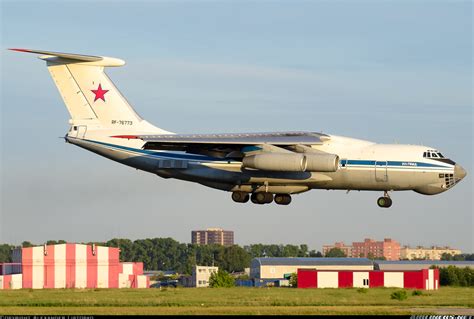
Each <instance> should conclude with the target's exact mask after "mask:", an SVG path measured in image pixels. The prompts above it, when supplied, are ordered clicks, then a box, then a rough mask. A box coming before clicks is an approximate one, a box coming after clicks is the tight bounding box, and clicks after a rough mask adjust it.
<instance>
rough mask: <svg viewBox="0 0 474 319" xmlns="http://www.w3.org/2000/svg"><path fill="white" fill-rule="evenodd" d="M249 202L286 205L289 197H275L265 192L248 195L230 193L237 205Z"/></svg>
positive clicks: (277, 195)
mask: <svg viewBox="0 0 474 319" xmlns="http://www.w3.org/2000/svg"><path fill="white" fill-rule="evenodd" d="M249 199H250V201H251V202H252V203H254V204H259V205H262V204H270V203H271V202H273V201H275V203H276V204H278V205H288V204H289V203H291V196H290V195H289V194H276V195H275V197H274V196H273V194H272V193H265V192H258V193H252V195H249V193H245V192H233V193H232V200H233V201H234V202H237V203H246V202H248V201H249Z"/></svg>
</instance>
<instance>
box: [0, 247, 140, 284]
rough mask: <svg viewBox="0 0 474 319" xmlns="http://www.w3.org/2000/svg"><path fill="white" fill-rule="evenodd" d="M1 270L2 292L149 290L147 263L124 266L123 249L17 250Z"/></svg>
mask: <svg viewBox="0 0 474 319" xmlns="http://www.w3.org/2000/svg"><path fill="white" fill-rule="evenodd" d="M13 261H14V263H12V264H4V265H2V267H0V269H1V270H2V272H1V273H0V289H19V288H33V289H43V288H147V287H148V286H149V278H148V277H147V276H144V275H143V263H141V262H133V263H132V262H131V263H128V262H120V261H119V248H114V247H102V246H96V245H82V244H59V245H44V246H38V247H28V248H21V249H17V250H15V251H14V252H13Z"/></svg>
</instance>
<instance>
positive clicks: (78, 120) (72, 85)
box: [10, 49, 170, 134]
mask: <svg viewBox="0 0 474 319" xmlns="http://www.w3.org/2000/svg"><path fill="white" fill-rule="evenodd" d="M10 50H13V51H19V52H28V53H38V54H42V56H40V57H39V58H40V59H42V60H45V61H46V63H47V66H48V70H49V72H50V74H51V77H52V78H53V80H54V82H55V84H56V86H57V88H58V90H59V92H60V93H61V96H62V98H63V100H64V103H65V104H66V107H67V109H68V111H69V114H70V115H71V122H70V124H71V125H87V126H89V127H91V128H92V127H94V126H95V127H97V128H110V129H119V130H131V131H151V132H159V133H162V134H166V133H170V132H167V131H164V130H161V129H159V128H157V127H155V126H153V125H151V124H150V123H148V122H147V121H145V120H143V119H142V118H141V117H140V116H139V115H138V114H137V113H136V112H135V111H134V109H133V108H132V107H131V106H130V104H128V102H127V100H126V99H125V98H124V97H123V95H122V94H121V93H120V91H119V90H118V89H117V88H116V87H115V85H114V84H113V83H112V81H111V80H110V79H109V77H108V76H107V74H105V72H104V68H105V67H116V66H122V65H124V64H125V61H123V60H120V59H116V58H109V57H103V56H91V55H80V54H71V53H59V52H50V51H40V50H27V49H10Z"/></svg>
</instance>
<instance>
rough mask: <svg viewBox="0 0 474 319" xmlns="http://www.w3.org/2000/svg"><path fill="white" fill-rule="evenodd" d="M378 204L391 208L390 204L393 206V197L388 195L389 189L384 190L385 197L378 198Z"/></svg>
mask: <svg viewBox="0 0 474 319" xmlns="http://www.w3.org/2000/svg"><path fill="white" fill-rule="evenodd" d="M377 205H379V207H383V208H389V207H390V206H392V199H391V198H390V196H389V195H388V192H387V191H384V193H383V197H379V199H377Z"/></svg>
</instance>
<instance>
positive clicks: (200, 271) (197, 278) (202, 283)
mask: <svg viewBox="0 0 474 319" xmlns="http://www.w3.org/2000/svg"><path fill="white" fill-rule="evenodd" d="M218 271H219V268H218V267H212V266H194V267H193V275H192V281H191V283H192V287H209V279H210V278H211V274H212V273H217V272H218Z"/></svg>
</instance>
